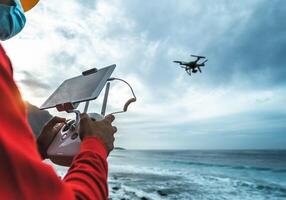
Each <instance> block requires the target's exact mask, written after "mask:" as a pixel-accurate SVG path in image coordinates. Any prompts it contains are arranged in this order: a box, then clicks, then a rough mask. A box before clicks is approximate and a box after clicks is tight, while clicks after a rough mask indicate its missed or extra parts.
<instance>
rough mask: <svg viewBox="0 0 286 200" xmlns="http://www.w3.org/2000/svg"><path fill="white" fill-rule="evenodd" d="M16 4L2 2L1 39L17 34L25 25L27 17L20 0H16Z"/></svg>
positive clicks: (0, 18)
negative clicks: (10, 4)
mask: <svg viewBox="0 0 286 200" xmlns="http://www.w3.org/2000/svg"><path fill="white" fill-rule="evenodd" d="M14 4H15V5H13V6H8V5H4V4H0V40H7V39H9V38H11V37H13V36H15V35H16V34H17V33H19V32H20V31H21V30H22V29H23V28H24V26H25V23H26V17H25V15H24V11H23V8H22V6H21V4H20V2H19V0H14Z"/></svg>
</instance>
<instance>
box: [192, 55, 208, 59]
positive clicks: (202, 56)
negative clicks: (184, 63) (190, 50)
mask: <svg viewBox="0 0 286 200" xmlns="http://www.w3.org/2000/svg"><path fill="white" fill-rule="evenodd" d="M191 56H192V57H195V58H206V57H204V56H196V55H191Z"/></svg>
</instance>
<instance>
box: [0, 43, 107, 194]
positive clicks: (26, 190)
mask: <svg viewBox="0 0 286 200" xmlns="http://www.w3.org/2000/svg"><path fill="white" fill-rule="evenodd" d="M106 158H107V152H106V149H105V146H104V144H103V143H102V141H100V140H99V139H97V138H95V137H87V138H85V139H84V140H83V142H82V144H81V150H80V153H79V154H78V155H77V156H76V157H75V159H74V160H73V163H72V166H71V168H70V169H69V171H68V173H67V175H66V176H65V177H64V179H63V180H61V179H60V178H59V177H58V176H57V174H56V173H55V171H54V170H53V168H52V167H51V166H49V165H48V164H45V163H43V162H42V160H41V158H40V155H39V153H38V151H37V147H36V142H35V138H34V136H33V133H32V130H31V128H30V126H29V124H28V121H27V114H26V109H25V104H24V102H23V101H22V99H21V95H20V93H19V90H18V88H17V86H16V84H15V81H14V80H13V72H12V67H11V63H10V60H9V58H8V57H7V55H6V53H5V51H4V49H3V48H2V46H1V44H0V199H1V200H6V199H7V200H13V199H16V200H17V199H21V200H22V199H24V200H26V199H27V200H45V199H49V200H50V199H53V200H54V199H63V200H65V199H67V200H72V199H90V200H91V199H107V198H108V188H107V162H106Z"/></svg>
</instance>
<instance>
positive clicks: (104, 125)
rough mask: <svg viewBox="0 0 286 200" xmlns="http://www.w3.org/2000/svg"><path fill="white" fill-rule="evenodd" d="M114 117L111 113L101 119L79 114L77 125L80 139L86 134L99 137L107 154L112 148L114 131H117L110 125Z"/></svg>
mask: <svg viewBox="0 0 286 200" xmlns="http://www.w3.org/2000/svg"><path fill="white" fill-rule="evenodd" d="M114 119H115V117H114V116H113V115H108V116H106V117H105V118H104V119H103V120H101V121H96V120H95V119H93V118H90V117H89V116H88V115H87V114H85V113H84V114H81V119H80V125H79V133H80V136H81V139H84V137H87V136H95V137H97V138H99V139H100V140H101V141H102V142H103V143H104V145H105V147H106V150H107V152H108V154H109V153H110V152H111V151H112V150H113V148H114V144H113V143H114V140H115V139H114V133H116V131H117V128H116V127H115V126H112V125H111V123H112V122H113V121H114Z"/></svg>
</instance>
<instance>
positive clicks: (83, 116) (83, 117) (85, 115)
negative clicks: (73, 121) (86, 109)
mask: <svg viewBox="0 0 286 200" xmlns="http://www.w3.org/2000/svg"><path fill="white" fill-rule="evenodd" d="M85 118H89V115H88V114H86V113H82V114H80V119H85Z"/></svg>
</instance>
